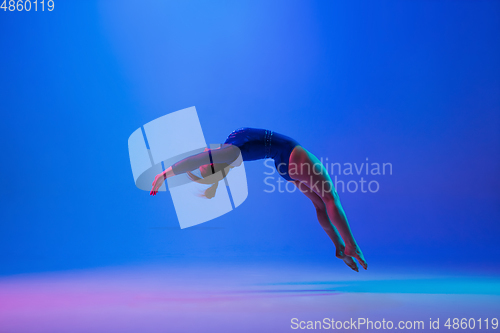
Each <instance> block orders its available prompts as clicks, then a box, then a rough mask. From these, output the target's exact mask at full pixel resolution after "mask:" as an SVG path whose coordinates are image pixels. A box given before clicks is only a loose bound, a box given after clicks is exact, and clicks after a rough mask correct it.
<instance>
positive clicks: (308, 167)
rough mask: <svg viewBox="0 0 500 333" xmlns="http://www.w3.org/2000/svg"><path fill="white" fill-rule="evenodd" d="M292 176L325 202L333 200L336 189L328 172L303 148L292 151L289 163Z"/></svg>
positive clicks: (298, 147)
mask: <svg viewBox="0 0 500 333" xmlns="http://www.w3.org/2000/svg"><path fill="white" fill-rule="evenodd" d="M289 164H290V165H289V174H290V176H291V177H292V178H293V179H295V180H298V181H300V182H301V183H304V184H305V185H307V187H308V188H310V189H311V190H312V191H314V192H315V193H316V194H317V195H318V196H319V197H320V198H321V199H322V200H323V201H325V200H329V199H333V198H334V195H335V193H336V192H335V189H334V187H333V183H332V180H331V178H330V175H329V174H328V171H327V170H326V168H325V167H324V165H323V164H322V163H321V161H320V160H319V159H318V158H317V157H316V156H314V154H312V153H310V152H309V151H307V150H306V149H305V148H304V147H302V146H297V147H295V149H294V150H293V151H292V154H291V155H290V161H289Z"/></svg>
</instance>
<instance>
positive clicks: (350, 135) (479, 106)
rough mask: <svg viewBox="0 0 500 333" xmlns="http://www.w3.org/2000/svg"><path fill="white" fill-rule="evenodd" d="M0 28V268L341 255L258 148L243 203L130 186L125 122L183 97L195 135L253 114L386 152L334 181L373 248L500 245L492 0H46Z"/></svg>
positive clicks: (482, 260) (497, 51)
mask: <svg viewBox="0 0 500 333" xmlns="http://www.w3.org/2000/svg"><path fill="white" fill-rule="evenodd" d="M0 31H1V34H0V45H1V48H0V65H1V70H0V73H1V74H0V107H1V110H2V118H1V121H0V128H1V131H0V133H1V134H0V135H1V140H2V155H1V156H2V163H0V174H1V175H2V181H1V182H0V184H1V207H2V210H1V213H0V220H1V222H0V262H1V264H0V273H1V274H13V273H22V272H34V271H49V270H64V269H75V268H85V267H95V266H107V265H120V264H128V263H146V262H155V263H158V262H160V263H167V264H168V263H169V262H173V261H176V262H178V261H184V262H186V264H196V262H199V261H204V262H215V263H217V262H233V261H240V262H246V261H247V262H263V261H266V262H267V261H271V262H273V261H287V262H292V263H293V262H303V261H317V262H323V263H324V264H325V265H337V266H338V267H339V270H340V269H347V268H346V267H344V266H343V264H342V263H341V262H337V260H335V258H334V249H333V245H332V244H331V243H330V241H329V240H328V238H327V236H326V235H325V234H324V233H323V231H322V230H321V228H320V227H319V224H318V223H317V222H316V220H315V212H314V208H313V206H312V205H311V204H310V203H309V202H308V200H307V199H306V198H305V197H303V196H302V195H301V194H298V193H272V194H269V193H264V189H266V185H265V184H264V182H263V180H264V177H265V175H264V174H263V173H264V171H266V170H267V169H266V168H265V167H264V165H263V163H261V162H254V163H247V164H246V168H247V177H248V180H249V197H248V199H247V200H246V202H245V203H244V204H243V205H242V206H241V207H239V208H238V209H236V210H234V211H232V212H231V213H229V214H227V215H225V216H223V217H220V218H218V219H216V220H213V221H210V222H208V223H205V224H203V225H201V226H199V227H194V228H190V229H186V230H180V229H179V227H178V222H177V219H176V216H175V211H174V207H173V204H172V201H171V198H170V195H169V194H168V193H167V194H165V193H161V194H160V195H159V196H157V197H150V196H149V195H148V193H147V192H143V191H140V190H138V189H137V188H136V187H135V186H134V182H133V178H132V173H131V169H130V164H129V156H128V150H127V139H128V137H129V135H130V134H131V133H132V132H133V131H134V130H135V129H137V128H138V127H140V126H141V125H143V124H144V123H146V122H148V121H151V120H153V119H155V118H157V117H160V116H162V115H164V114H167V113H170V112H173V111H176V110H179V109H183V108H186V107H190V106H196V108H197V110H198V114H199V118H200V121H201V124H202V127H203V129H204V134H205V137H206V139H207V141H208V142H209V143H218V142H222V141H223V140H224V139H225V138H226V136H227V134H228V133H229V132H230V131H232V130H234V129H236V128H238V127H242V126H249V127H261V128H270V129H272V130H275V131H277V132H280V133H283V134H287V135H289V136H292V137H294V138H295V139H297V140H298V141H300V142H301V143H302V144H303V145H304V146H305V147H307V148H308V149H309V150H311V151H312V152H313V153H314V154H316V155H318V156H319V157H323V158H328V159H329V161H331V162H340V163H363V162H365V161H366V158H368V159H369V161H370V162H378V163H392V165H393V173H392V175H385V176H379V177H371V178H369V179H371V180H373V179H375V180H377V181H378V182H379V184H380V190H379V192H378V193H375V194H370V193H359V192H358V193H347V192H346V193H340V195H341V199H342V202H343V205H344V208H345V209H346V212H347V215H348V217H349V220H350V223H351V225H352V229H353V231H354V233H355V235H356V238H357V240H358V242H359V244H360V245H361V248H362V249H363V251H364V253H365V255H366V258H367V260H368V262H369V263H370V265H371V266H372V267H377V266H379V267H382V266H384V265H396V266H397V265H405V266H410V267H415V268H419V267H427V268H429V267H430V268H435V267H440V266H441V267H443V265H444V266H445V267H449V269H453V268H455V269H462V270H468V269H470V268H471V267H481V269H488V267H490V268H491V267H498V264H499V263H500V259H499V254H500V251H499V245H498V236H499V233H500V227H499V219H500V191H499V186H500V173H499V171H500V61H499V59H500V35H499V31H500V2H498V1H378V2H373V1H351V2H349V3H347V2H336V1H296V0H294V1H220V2H207V1H199V2H195V1H175V2H174V1H168V2H167V1H165V2H164V1H111V0H109V1H61V0H60V1H57V0H55V10H54V11H53V12H43V13H42V12H37V13H35V12H33V11H32V12H29V13H17V12H3V11H0ZM351 178H352V179H358V178H359V177H351ZM351 178H349V177H344V178H343V179H344V180H349V179H351Z"/></svg>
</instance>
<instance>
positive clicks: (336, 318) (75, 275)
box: [0, 263, 500, 333]
mask: <svg viewBox="0 0 500 333" xmlns="http://www.w3.org/2000/svg"><path fill="white" fill-rule="evenodd" d="M499 317H500V277H499V276H495V275H493V274H489V275H485V274H482V275H471V274H467V273H462V274H457V273H453V274H446V272H444V273H440V274H436V273H433V274H429V273H426V272H424V271H422V270H413V271H412V272H410V270H406V272H404V271H403V272H402V271H399V272H395V271H391V272H387V271H384V270H382V269H373V270H372V271H368V272H360V273H355V272H350V271H349V270H348V269H347V267H346V268H345V270H340V269H339V267H338V266H336V267H335V268H328V267H325V266H324V265H307V264H306V265H304V264H297V265H292V264H288V265H280V264H248V265H245V264H231V265H229V264H182V263H176V264H171V265H170V264H166V263H163V264H155V265H152V264H151V265H143V266H124V267H112V268H99V269H89V270H79V271H67V272H52V273H37V274H23V275H14V276H4V277H1V278H0V332H65V333H67V332H86V333H88V332H292V331H294V332H296V331H311V330H313V329H314V328H315V329H316V330H318V331H329V330H335V331H356V330H357V331H360V332H367V331H372V330H373V331H381V330H384V327H385V328H386V330H394V329H398V330H400V329H404V330H418V331H421V332H427V331H433V332H434V331H438V330H440V331H456V330H458V331H470V332H472V331H477V332H488V331H497V330H498V331H500V327H498V326H499V325H498V324H497V325H495V319H493V318H499ZM360 318H361V320H360ZM448 318H451V319H450V322H449V324H450V325H451V326H450V328H448V326H446V321H447V320H448ZM453 318H458V319H459V320H461V322H460V323H462V324H461V325H464V324H463V323H464V322H463V320H462V318H466V321H467V324H466V325H467V329H463V328H464V326H462V327H461V328H457V325H455V327H454V326H453V324H454V322H453ZM363 319H364V320H363ZM438 319H439V329H437V326H436V325H437V322H436V321H437V320H438ZM332 320H333V321H332ZM365 322H366V323H365ZM370 322H371V324H370ZM389 322H391V323H392V329H389V328H388V326H390V325H391V324H390V323H389ZM419 322H420V323H419ZM455 322H457V321H455ZM351 323H353V324H351ZM479 323H481V329H479ZM496 323H498V322H496ZM340 324H342V328H340V326H339V325H340ZM314 325H315V326H314ZM352 325H353V326H352ZM370 325H371V326H370ZM380 325H382V326H380ZM419 325H420V326H419ZM472 325H474V329H470V328H471V327H472ZM486 325H488V328H486ZM431 326H433V327H434V329H431ZM495 326H496V329H494V327H495Z"/></svg>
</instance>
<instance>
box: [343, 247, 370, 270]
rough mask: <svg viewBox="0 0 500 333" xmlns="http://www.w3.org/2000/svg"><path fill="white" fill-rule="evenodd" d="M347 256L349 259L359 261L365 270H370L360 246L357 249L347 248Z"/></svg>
mask: <svg viewBox="0 0 500 333" xmlns="http://www.w3.org/2000/svg"><path fill="white" fill-rule="evenodd" d="M345 254H346V255H347V256H349V257H353V258H356V259H357V260H358V262H359V263H360V265H361V266H363V268H364V269H367V268H368V264H367V263H366V260H365V256H364V255H363V252H361V249H360V248H359V246H355V247H351V246H346V248H345Z"/></svg>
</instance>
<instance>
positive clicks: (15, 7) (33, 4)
mask: <svg viewBox="0 0 500 333" xmlns="http://www.w3.org/2000/svg"><path fill="white" fill-rule="evenodd" d="M0 1H1V0H0ZM0 9H3V11H4V12H6V11H7V10H8V11H9V12H14V11H18V12H22V11H26V12H29V11H30V10H32V9H33V10H34V11H36V12H37V11H41V12H44V11H45V9H47V10H48V11H49V12H51V11H53V10H54V0H47V1H46V0H42V1H39V0H35V1H31V0H17V1H15V0H9V1H7V0H3V2H2V5H1V6H0Z"/></svg>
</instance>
